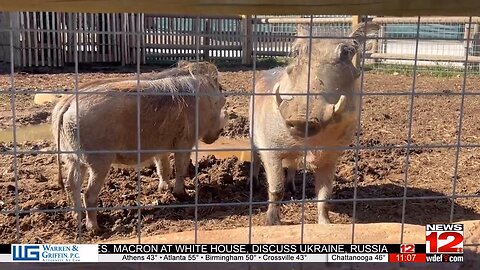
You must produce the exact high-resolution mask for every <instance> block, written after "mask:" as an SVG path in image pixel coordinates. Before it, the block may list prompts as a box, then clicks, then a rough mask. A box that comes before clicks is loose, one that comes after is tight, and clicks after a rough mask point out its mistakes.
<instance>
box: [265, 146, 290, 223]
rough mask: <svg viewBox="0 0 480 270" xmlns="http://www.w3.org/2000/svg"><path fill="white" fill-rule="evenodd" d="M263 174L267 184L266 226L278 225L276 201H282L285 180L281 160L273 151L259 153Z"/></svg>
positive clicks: (278, 211) (278, 214) (278, 213)
mask: <svg viewBox="0 0 480 270" xmlns="http://www.w3.org/2000/svg"><path fill="white" fill-rule="evenodd" d="M260 155H261V158H262V161H263V165H264V167H265V173H266V175H267V182H268V201H269V202H270V203H269V204H268V210H267V222H266V224H267V225H278V224H280V208H279V205H278V203H276V202H278V201H280V200H282V199H283V195H284V192H285V183H284V181H285V179H284V177H285V176H284V173H283V168H282V159H281V158H280V157H279V156H278V154H277V153H275V152H273V151H262V152H260Z"/></svg>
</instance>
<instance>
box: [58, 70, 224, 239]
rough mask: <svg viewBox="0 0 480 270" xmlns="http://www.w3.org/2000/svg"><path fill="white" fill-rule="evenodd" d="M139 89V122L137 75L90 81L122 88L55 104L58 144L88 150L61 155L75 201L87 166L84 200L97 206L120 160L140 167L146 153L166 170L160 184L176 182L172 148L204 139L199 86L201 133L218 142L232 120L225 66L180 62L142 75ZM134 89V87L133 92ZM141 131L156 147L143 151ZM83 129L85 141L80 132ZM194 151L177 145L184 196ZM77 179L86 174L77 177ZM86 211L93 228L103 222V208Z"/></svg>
mask: <svg viewBox="0 0 480 270" xmlns="http://www.w3.org/2000/svg"><path fill="white" fill-rule="evenodd" d="M139 90H140V98H139V110H140V126H137V107H138V106H137V105H138V104H137V95H136V94H133V95H132V93H135V92H136V91H137V80H135V79H114V80H105V81H100V82H98V83H88V84H85V85H83V86H82V89H81V90H80V91H85V92H88V91H114V92H115V93H112V94H94V93H92V94H80V95H78V106H79V108H78V110H77V106H76V98H75V96H65V97H63V98H62V99H61V100H60V101H59V102H58V103H57V104H56V106H55V108H54V109H53V113H52V133H53V136H54V139H55V142H56V144H57V147H58V148H59V150H60V151H76V149H77V148H78V149H79V151H80V153H79V155H78V156H77V153H62V154H59V155H60V157H61V158H62V159H63V161H64V162H65V166H66V169H67V172H68V174H67V179H66V181H65V189H66V190H68V191H70V196H71V199H72V200H73V206H74V207H80V206H81V199H80V189H81V186H82V182H83V178H84V176H85V173H86V171H87V170H88V173H89V180H88V186H87V189H86V192H85V197H84V204H85V206H86V207H96V206H97V200H98V195H99V192H100V190H101V188H102V186H103V183H104V181H105V177H106V175H107V173H108V171H109V169H110V166H111V165H112V164H114V165H115V164H116V165H123V166H133V165H136V164H137V161H138V159H139V160H140V162H141V165H142V166H143V165H145V164H146V163H150V162H151V161H152V160H154V162H155V164H156V165H157V172H158V174H159V176H160V184H159V187H169V184H168V180H169V177H168V176H169V174H170V163H169V161H168V154H169V153H168V152H167V151H168V150H171V152H174V151H175V150H178V149H184V150H190V149H192V148H193V147H194V146H195V143H196V140H195V138H196V134H195V133H196V131H195V130H196V127H195V126H196V124H195V123H196V116H195V115H196V112H197V110H196V104H197V103H196V102H197V101H196V98H195V96H194V95H192V94H193V93H199V95H198V106H199V107H198V113H199V115H198V124H199V125H198V138H199V139H200V140H201V141H202V142H204V143H206V144H211V143H214V142H215V141H216V140H217V139H218V137H219V136H220V133H221V132H222V130H223V128H224V126H225V125H226V123H227V115H226V111H225V110H224V108H223V107H224V104H225V101H226V99H225V97H224V95H222V94H221V87H220V84H219V82H218V70H217V68H216V67H215V66H214V65H213V64H210V63H207V62H200V63H190V62H185V61H183V62H181V64H179V65H178V67H176V68H172V69H169V70H167V71H164V72H162V73H160V74H158V75H156V76H155V78H148V79H144V80H140V83H139ZM122 93H123V94H122ZM128 93H131V94H130V95H126V94H128ZM182 94H183V95H182ZM209 94H210V95H209ZM77 112H78V125H77V122H76V117H77ZM138 130H140V143H141V146H140V149H141V150H142V151H144V150H149V151H148V152H141V153H139V154H137V153H136V152H135V151H137V150H138V145H137V143H138V141H137V139H138V136H137V132H138ZM77 131H78V132H79V133H80V140H78V139H77ZM151 150H160V151H162V152H153V151H151ZM88 151H105V152H104V153H99V152H90V153H88ZM107 151H108V152H107ZM122 151H123V152H122ZM125 151H130V152H125ZM132 151H133V152H132ZM190 154H191V152H190V151H181V152H175V169H176V175H175V186H174V188H173V192H174V194H175V195H176V196H184V195H186V192H185V187H184V178H185V176H186V175H187V169H188V165H189V163H190ZM58 166H59V181H60V183H61V185H63V179H62V169H61V163H60V158H59V159H58ZM78 168H80V170H78ZM77 176H78V177H77ZM77 178H78V179H80V181H76V179H77ZM77 209H78V208H77ZM77 214H78V213H77ZM75 215H76V214H75ZM86 218H87V219H86V225H87V228H88V229H93V230H98V229H99V227H98V224H97V215H96V211H94V210H92V211H90V210H89V211H87V216H86Z"/></svg>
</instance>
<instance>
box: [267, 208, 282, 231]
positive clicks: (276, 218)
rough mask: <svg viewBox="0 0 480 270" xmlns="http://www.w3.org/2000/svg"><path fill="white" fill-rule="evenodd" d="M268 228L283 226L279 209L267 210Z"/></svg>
mask: <svg viewBox="0 0 480 270" xmlns="http://www.w3.org/2000/svg"><path fill="white" fill-rule="evenodd" d="M266 224H267V226H272V225H281V224H282V223H281V221H280V210H279V209H278V207H275V208H269V209H268V210H267V222H266Z"/></svg>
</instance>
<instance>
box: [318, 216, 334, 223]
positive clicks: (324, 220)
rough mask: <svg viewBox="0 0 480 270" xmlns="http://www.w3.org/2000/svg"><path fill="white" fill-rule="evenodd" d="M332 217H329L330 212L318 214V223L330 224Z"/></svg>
mask: <svg viewBox="0 0 480 270" xmlns="http://www.w3.org/2000/svg"><path fill="white" fill-rule="evenodd" d="M330 223H331V222H330V218H329V217H328V214H326V216H323V215H320V216H318V224H330Z"/></svg>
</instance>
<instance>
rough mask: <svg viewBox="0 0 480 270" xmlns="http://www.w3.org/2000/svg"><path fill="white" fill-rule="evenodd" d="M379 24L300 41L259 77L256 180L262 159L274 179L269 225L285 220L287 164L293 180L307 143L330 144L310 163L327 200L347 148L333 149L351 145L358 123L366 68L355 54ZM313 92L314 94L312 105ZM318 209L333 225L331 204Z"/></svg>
mask: <svg viewBox="0 0 480 270" xmlns="http://www.w3.org/2000/svg"><path fill="white" fill-rule="evenodd" d="M378 28H379V27H378V25H376V24H372V23H367V24H360V25H359V26H358V28H356V29H355V30H354V31H353V32H352V33H351V34H350V37H351V38H350V39H313V40H311V41H310V40H309V39H306V38H303V39H297V40H296V41H295V42H294V44H293V51H294V52H295V56H294V58H293V59H292V63H291V64H289V65H288V66H287V67H285V68H275V69H271V70H268V71H265V72H263V73H261V74H260V75H259V77H258V80H257V83H256V85H255V89H256V93H261V94H264V95H256V96H252V98H251V99H250V108H249V109H250V136H252V137H253V142H254V148H256V150H254V151H256V152H257V153H258V154H259V156H258V155H257V154H256V155H254V163H255V164H254V172H253V174H254V180H255V182H258V172H259V163H260V161H261V162H263V164H264V167H265V172H266V178H267V181H268V200H269V202H270V204H269V206H268V211H267V222H266V223H267V225H274V224H280V211H279V206H278V205H277V204H276V203H275V202H278V201H279V200H281V199H282V198H283V195H284V172H283V169H282V162H283V163H284V165H285V166H286V167H287V168H288V170H289V173H288V179H289V182H291V181H293V178H294V172H295V168H296V166H297V164H298V161H299V160H303V154H304V152H303V149H304V147H305V146H306V147H310V148H314V147H316V148H320V147H328V149H326V148H325V149H324V150H312V151H308V160H307V161H308V166H309V168H310V169H312V170H313V172H314V175H315V193H316V197H317V199H318V200H325V199H327V198H328V196H329V195H330V193H331V189H332V182H333V178H334V174H335V166H336V163H337V160H338V158H339V156H340V155H341V153H342V152H343V151H341V149H332V148H334V147H341V146H348V144H349V143H350V142H351V140H352V138H353V135H354V134H355V130H356V127H357V121H358V114H359V112H358V109H359V105H360V104H359V102H360V97H359V95H358V92H359V90H360V84H359V81H360V80H359V77H360V72H359V70H358V69H357V68H356V67H355V66H354V65H353V63H352V58H353V56H354V55H355V54H356V53H357V51H358V49H359V46H360V39H361V38H362V37H363V36H364V35H365V34H366V33H368V32H372V31H376V30H378ZM310 42H311V43H310ZM310 44H311V46H310ZM310 47H311V48H310ZM310 50H311V54H310ZM310 56H311V59H310V60H309V57H310ZM309 67H310V70H309ZM309 75H310V78H309ZM265 93H271V94H272V95H265ZM307 93H310V94H311V95H308V103H307ZM299 94H303V95H299ZM307 104H308V110H307ZM253 105H254V108H253ZM253 109H254V110H253ZM307 119H308V120H307ZM252 123H253V128H252ZM252 131H253V132H252ZM258 148H262V149H274V148H281V149H280V150H261V149H260V150H258ZM292 184H294V183H292ZM317 208H318V223H330V220H329V217H328V210H326V204H325V202H324V201H322V202H319V203H318V205H317Z"/></svg>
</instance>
